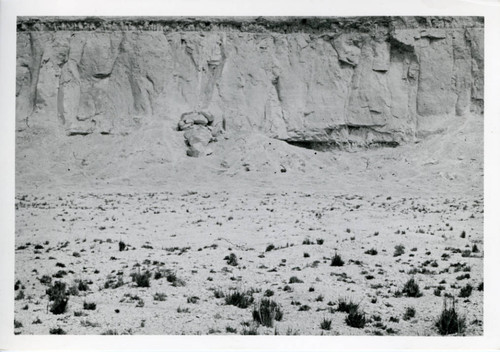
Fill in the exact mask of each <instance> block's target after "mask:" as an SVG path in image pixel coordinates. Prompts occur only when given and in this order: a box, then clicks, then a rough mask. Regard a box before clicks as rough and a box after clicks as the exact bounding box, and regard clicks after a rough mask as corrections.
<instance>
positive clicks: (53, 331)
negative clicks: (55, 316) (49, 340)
mask: <svg viewBox="0 0 500 352" xmlns="http://www.w3.org/2000/svg"><path fill="white" fill-rule="evenodd" d="M49 333H50V334H51V335H66V331H64V330H63V329H62V328H59V327H57V328H51V329H50V330H49Z"/></svg>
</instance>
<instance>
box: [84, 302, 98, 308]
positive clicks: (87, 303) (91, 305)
mask: <svg viewBox="0 0 500 352" xmlns="http://www.w3.org/2000/svg"><path fill="white" fill-rule="evenodd" d="M96 307H97V305H96V304H95V302H86V301H84V302H83V309H85V310H95V309H96Z"/></svg>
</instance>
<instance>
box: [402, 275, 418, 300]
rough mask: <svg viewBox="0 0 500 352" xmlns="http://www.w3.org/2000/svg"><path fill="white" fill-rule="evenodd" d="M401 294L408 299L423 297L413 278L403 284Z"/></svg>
mask: <svg viewBox="0 0 500 352" xmlns="http://www.w3.org/2000/svg"><path fill="white" fill-rule="evenodd" d="M402 293H403V294H405V295H406V296H408V297H421V296H422V295H423V293H422V292H420V287H419V286H418V283H417V281H415V278H413V277H412V278H411V279H409V280H408V281H407V282H406V283H405V284H404V286H403V290H402Z"/></svg>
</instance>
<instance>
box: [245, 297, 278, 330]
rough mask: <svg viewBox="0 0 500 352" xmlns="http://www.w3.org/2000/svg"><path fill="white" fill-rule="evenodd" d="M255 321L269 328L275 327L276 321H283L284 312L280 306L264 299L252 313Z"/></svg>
mask: <svg viewBox="0 0 500 352" xmlns="http://www.w3.org/2000/svg"><path fill="white" fill-rule="evenodd" d="M252 317H253V320H254V321H256V322H257V323H259V324H262V325H264V326H267V327H273V325H274V321H275V320H276V321H281V320H282V319H283V312H282V311H281V308H280V306H279V305H278V304H277V303H276V302H275V301H273V300H271V299H268V298H263V299H262V300H261V301H259V302H258V303H257V304H255V306H254V309H253V312H252Z"/></svg>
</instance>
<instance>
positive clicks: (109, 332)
mask: <svg viewBox="0 0 500 352" xmlns="http://www.w3.org/2000/svg"><path fill="white" fill-rule="evenodd" d="M101 335H120V334H119V333H118V331H116V330H113V329H108V330H105V331H103V332H102V333H101Z"/></svg>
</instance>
